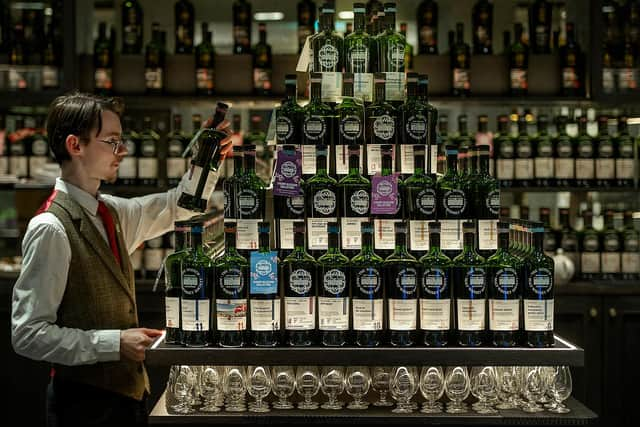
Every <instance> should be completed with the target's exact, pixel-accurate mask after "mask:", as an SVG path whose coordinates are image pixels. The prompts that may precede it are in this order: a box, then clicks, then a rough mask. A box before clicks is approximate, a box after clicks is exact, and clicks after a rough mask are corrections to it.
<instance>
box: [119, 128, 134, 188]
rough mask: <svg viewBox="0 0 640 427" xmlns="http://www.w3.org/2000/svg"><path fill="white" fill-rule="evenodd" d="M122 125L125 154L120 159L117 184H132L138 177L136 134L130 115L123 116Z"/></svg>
mask: <svg viewBox="0 0 640 427" xmlns="http://www.w3.org/2000/svg"><path fill="white" fill-rule="evenodd" d="M122 125H123V126H122V131H123V132H122V140H123V141H124V145H125V147H127V155H126V156H124V157H123V158H122V160H121V161H120V167H119V168H118V184H122V185H134V184H136V182H137V178H138V159H137V156H138V146H139V143H138V134H137V132H136V131H135V130H134V129H133V119H132V118H131V116H124V117H123V119H122Z"/></svg>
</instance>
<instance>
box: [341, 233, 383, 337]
mask: <svg viewBox="0 0 640 427" xmlns="http://www.w3.org/2000/svg"><path fill="white" fill-rule="evenodd" d="M360 234H362V249H361V250H360V253H358V254H357V255H356V256H354V257H353V258H352V259H351V268H350V275H351V280H350V281H351V304H352V307H351V313H352V319H351V324H352V325H353V326H352V327H353V331H354V334H355V337H354V341H355V344H356V345H357V346H360V347H378V346H379V345H380V344H381V343H382V342H383V341H384V324H385V323H384V285H383V276H382V274H383V270H382V263H383V261H384V260H383V259H382V257H380V256H378V255H376V253H375V252H374V251H373V223H371V222H362V223H361V224H360Z"/></svg>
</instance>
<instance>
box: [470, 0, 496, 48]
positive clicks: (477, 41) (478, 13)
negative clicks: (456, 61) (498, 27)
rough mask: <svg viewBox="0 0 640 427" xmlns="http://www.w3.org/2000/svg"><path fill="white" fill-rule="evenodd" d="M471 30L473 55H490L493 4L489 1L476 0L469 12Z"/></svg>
mask: <svg viewBox="0 0 640 427" xmlns="http://www.w3.org/2000/svg"><path fill="white" fill-rule="evenodd" d="M471 23H472V29H473V53H474V54H476V55H491V54H492V53H493V50H492V47H491V42H492V34H493V4H492V3H490V2H489V0H478V1H477V2H476V3H475V4H474V5H473V9H472V10H471Z"/></svg>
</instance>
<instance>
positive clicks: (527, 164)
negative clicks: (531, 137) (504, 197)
mask: <svg viewBox="0 0 640 427" xmlns="http://www.w3.org/2000/svg"><path fill="white" fill-rule="evenodd" d="M514 167H515V178H516V179H532V178H533V159H516V161H515V165H514Z"/></svg>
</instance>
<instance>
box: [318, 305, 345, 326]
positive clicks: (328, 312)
mask: <svg viewBox="0 0 640 427" xmlns="http://www.w3.org/2000/svg"><path fill="white" fill-rule="evenodd" d="M318 318H319V319H320V325H319V329H320V330H321V331H346V330H348V329H349V298H348V297H341V298H333V297H332V298H327V297H318Z"/></svg>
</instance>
